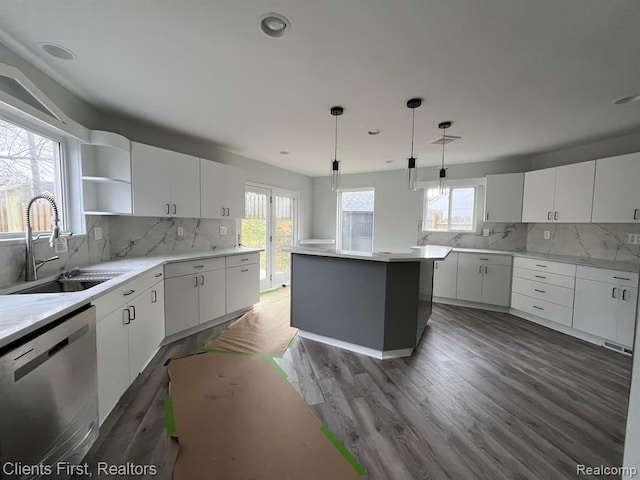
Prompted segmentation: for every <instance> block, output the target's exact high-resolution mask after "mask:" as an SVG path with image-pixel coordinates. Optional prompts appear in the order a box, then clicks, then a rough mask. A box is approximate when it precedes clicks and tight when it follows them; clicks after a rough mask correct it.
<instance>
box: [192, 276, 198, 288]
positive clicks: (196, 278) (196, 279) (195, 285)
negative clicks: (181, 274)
mask: <svg viewBox="0 0 640 480" xmlns="http://www.w3.org/2000/svg"><path fill="white" fill-rule="evenodd" d="M193 279H194V280H195V281H196V283H195V284H194V285H193V286H194V287H197V286H198V277H193Z"/></svg>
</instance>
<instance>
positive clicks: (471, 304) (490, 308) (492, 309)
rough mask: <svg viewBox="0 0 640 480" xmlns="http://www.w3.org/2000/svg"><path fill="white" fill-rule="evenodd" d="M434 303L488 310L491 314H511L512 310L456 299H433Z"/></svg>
mask: <svg viewBox="0 0 640 480" xmlns="http://www.w3.org/2000/svg"><path fill="white" fill-rule="evenodd" d="M433 303H443V304H445V305H455V306H456V307H470V308H477V309H478V310H488V311H490V312H502V313H511V308H509V307H503V306H501V305H489V304H488V303H478V302H469V301H467V300H457V299H455V298H445V297H433Z"/></svg>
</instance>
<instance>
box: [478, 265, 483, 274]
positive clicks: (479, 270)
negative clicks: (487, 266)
mask: <svg viewBox="0 0 640 480" xmlns="http://www.w3.org/2000/svg"><path fill="white" fill-rule="evenodd" d="M478 273H482V265H480V268H478Z"/></svg>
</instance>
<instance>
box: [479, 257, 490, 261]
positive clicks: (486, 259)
mask: <svg viewBox="0 0 640 480" xmlns="http://www.w3.org/2000/svg"><path fill="white" fill-rule="evenodd" d="M480 260H484V261H485V262H488V261H489V259H488V258H482V257H480Z"/></svg>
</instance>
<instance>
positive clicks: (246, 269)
mask: <svg viewBox="0 0 640 480" xmlns="http://www.w3.org/2000/svg"><path fill="white" fill-rule="evenodd" d="M240 271H241V272H248V271H249V269H248V268H243V269H242V270H240Z"/></svg>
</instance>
